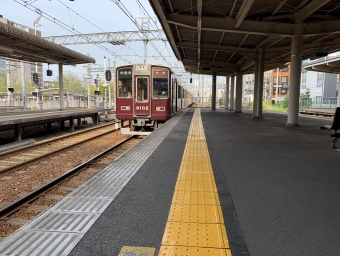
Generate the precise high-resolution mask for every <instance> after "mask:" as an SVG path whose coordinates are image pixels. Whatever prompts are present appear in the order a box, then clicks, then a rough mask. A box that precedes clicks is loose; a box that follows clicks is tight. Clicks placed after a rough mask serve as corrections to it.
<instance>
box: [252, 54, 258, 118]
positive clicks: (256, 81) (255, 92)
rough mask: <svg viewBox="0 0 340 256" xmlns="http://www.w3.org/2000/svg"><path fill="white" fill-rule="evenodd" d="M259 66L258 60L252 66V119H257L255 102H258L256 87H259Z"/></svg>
mask: <svg viewBox="0 0 340 256" xmlns="http://www.w3.org/2000/svg"><path fill="white" fill-rule="evenodd" d="M259 64H260V62H259V61H258V60H255V65H254V97H253V98H254V100H253V118H258V114H257V112H258V111H257V106H258V104H257V101H258V95H257V94H258V87H259V81H258V80H259V79H258V77H259Z"/></svg>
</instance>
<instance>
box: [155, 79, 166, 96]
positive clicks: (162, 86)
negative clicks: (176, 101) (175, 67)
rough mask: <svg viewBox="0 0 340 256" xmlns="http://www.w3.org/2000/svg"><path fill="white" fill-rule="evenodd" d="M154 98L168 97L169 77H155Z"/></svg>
mask: <svg viewBox="0 0 340 256" xmlns="http://www.w3.org/2000/svg"><path fill="white" fill-rule="evenodd" d="M152 97H153V98H159V99H160V98H168V78H154V79H153V95H152Z"/></svg>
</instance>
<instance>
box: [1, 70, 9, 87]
mask: <svg viewBox="0 0 340 256" xmlns="http://www.w3.org/2000/svg"><path fill="white" fill-rule="evenodd" d="M0 92H7V79H6V71H3V72H0Z"/></svg>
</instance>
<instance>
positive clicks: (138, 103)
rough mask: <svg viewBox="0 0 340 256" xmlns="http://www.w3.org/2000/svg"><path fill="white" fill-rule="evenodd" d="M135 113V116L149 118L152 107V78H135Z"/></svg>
mask: <svg viewBox="0 0 340 256" xmlns="http://www.w3.org/2000/svg"><path fill="white" fill-rule="evenodd" d="M134 80H135V86H134V90H135V91H134V95H135V100H134V110H135V111H134V112H135V116H149V115H150V113H151V106H150V102H151V101H150V78H149V76H135V79H134Z"/></svg>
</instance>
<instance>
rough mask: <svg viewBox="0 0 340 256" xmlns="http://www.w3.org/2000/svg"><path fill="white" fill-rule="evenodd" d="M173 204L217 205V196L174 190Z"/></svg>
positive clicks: (208, 193)
mask: <svg viewBox="0 0 340 256" xmlns="http://www.w3.org/2000/svg"><path fill="white" fill-rule="evenodd" d="M172 203H173V204H213V205H219V204H220V202H219V200H218V194H217V193H215V192H207V191H182V190H175V193H174V196H173V198H172Z"/></svg>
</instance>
